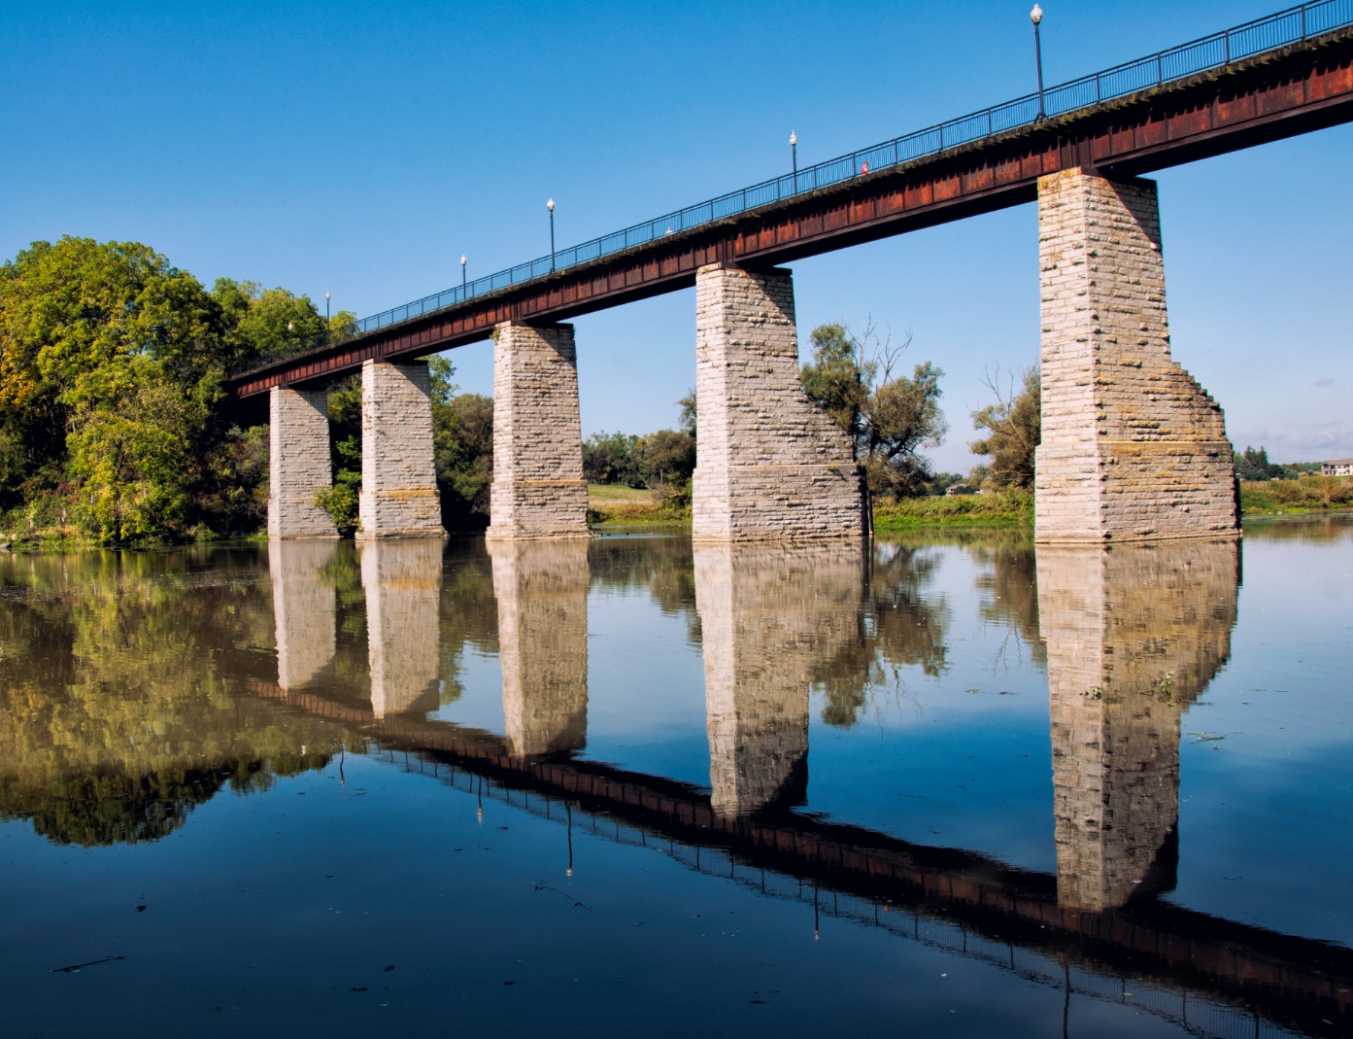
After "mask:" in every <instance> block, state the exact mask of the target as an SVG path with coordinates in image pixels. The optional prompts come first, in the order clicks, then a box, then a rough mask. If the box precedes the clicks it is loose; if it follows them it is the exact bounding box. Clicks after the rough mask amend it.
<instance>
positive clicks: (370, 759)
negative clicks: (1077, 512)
mask: <svg viewBox="0 0 1353 1039" xmlns="http://www.w3.org/2000/svg"><path fill="white" fill-rule="evenodd" d="M1351 576H1353V523H1351V522H1341V521H1337V520H1319V521H1311V522H1286V523H1282V522H1280V523H1272V524H1269V525H1257V526H1252V527H1251V528H1250V529H1249V530H1247V532H1246V537H1245V539H1244V542H1243V543H1242V544H1234V543H1226V542H1221V543H1209V542H1186V543H1176V544H1165V545H1157V546H1153V547H1128V546H1120V547H1118V548H1116V549H1114V550H1112V551H1109V552H1101V551H1098V550H1079V549H1065V548H1062V549H1045V548H1039V549H1037V550H1035V548H1034V547H1033V545H1032V544H1031V543H1030V542H1029V541H1028V540H1027V537H1026V536H1024V535H1021V534H1019V533H1017V532H994V533H986V534H982V535H965V534H952V535H951V534H943V535H915V536H908V537H901V538H895V539H889V538H881V539H880V540H879V541H878V542H876V543H875V544H873V545H872V546H870V547H869V548H867V549H860V548H858V547H841V546H835V547H817V548H792V549H785V548H775V549H769V548H731V549H730V548H728V547H726V546H725V547H706V546H695V547H694V548H693V547H692V545H691V542H690V540H689V539H688V538H685V537H679V536H657V535H655V536H640V535H633V536H613V537H599V538H596V539H595V540H593V541H591V542H590V543H588V542H572V543H553V544H535V545H527V546H500V545H496V544H490V545H486V544H485V543H484V542H483V541H482V540H453V541H451V542H449V543H446V544H443V543H441V542H434V543H420V542H406V543H389V544H374V545H369V546H354V545H353V544H351V543H343V544H337V545H335V544H316V543H308V544H296V543H292V544H286V545H280V546H279V545H273V546H267V545H248V546H235V547H216V548H190V549H183V550H176V551H163V552H126V553H114V552H105V553H96V552H90V553H82V554H72V555H65V556H58V555H46V556H22V555H20V556H0V582H3V586H2V587H0V818H2V819H3V822H0V895H2V896H3V897H2V898H0V1003H2V1004H3V1007H4V1012H3V1013H4V1025H3V1029H2V1030H3V1034H4V1035H6V1036H9V1037H14V1039H27V1037H30V1036H31V1037H38V1036H43V1037H46V1036H71V1037H75V1036H80V1037H87V1036H138V1037H140V1036H194V1037H196V1036H217V1035H219V1036H238V1035H241V1034H246V1035H260V1036H291V1037H294V1036H298V1035H299V1036H308V1035H323V1036H326V1037H336V1036H362V1037H371V1036H400V1037H409V1036H442V1035H447V1036H450V1035H492V1036H495V1037H498V1036H530V1037H552V1036H570V1035H587V1036H598V1035H606V1036H669V1035H670V1036H681V1037H683V1039H687V1037H692V1036H761V1035H765V1036H776V1037H783V1036H797V1035H805V1036H807V1035H811V1036H818V1037H822V1036H835V1035H847V1034H849V1035H855V1036H881V1035H897V1036H916V1037H931V1036H983V1037H989V1036H1050V1037H1055V1036H1077V1037H1087V1039H1090V1037H1094V1039H1101V1037H1106V1036H1167V1035H1169V1036H1173V1035H1181V1036H1182V1035H1194V1036H1227V1037H1232V1036H1234V1037H1253V1036H1275V1035H1310V1036H1336V1035H1353V825H1350V824H1353V667H1350V663H1351V662H1353V652H1351V651H1350V645H1351V644H1353V582H1351V581H1350V577H1351Z"/></svg>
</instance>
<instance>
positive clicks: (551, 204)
mask: <svg viewBox="0 0 1353 1039" xmlns="http://www.w3.org/2000/svg"><path fill="white" fill-rule="evenodd" d="M545 208H546V209H548V210H549V211H550V270H554V199H550V200H549V201H548V202H546V203H545Z"/></svg>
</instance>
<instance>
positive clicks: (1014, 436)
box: [968, 368, 1043, 491]
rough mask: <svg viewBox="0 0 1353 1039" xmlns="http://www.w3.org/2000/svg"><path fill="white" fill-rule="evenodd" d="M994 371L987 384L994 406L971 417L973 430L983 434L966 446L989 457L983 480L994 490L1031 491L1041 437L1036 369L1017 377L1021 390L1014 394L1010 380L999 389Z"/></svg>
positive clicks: (997, 378) (975, 412)
mask: <svg viewBox="0 0 1353 1039" xmlns="http://www.w3.org/2000/svg"><path fill="white" fill-rule="evenodd" d="M1000 378H1001V373H1000V372H999V371H997V373H996V375H995V376H994V377H993V378H990V379H988V380H987V385H988V386H989V387H990V388H991V390H992V392H993V393H995V394H996V403H995V404H989V405H987V406H986V407H985V408H983V409H981V410H980V411H974V412H973V414H972V424H973V428H974V429H985V430H986V431H987V435H986V436H985V437H983V438H982V439H981V440H975V441H973V442H972V443H971V444H969V445H968V447H969V448H971V450H972V453H973V454H975V455H988V456H990V458H991V461H990V463H988V465H987V466H986V473H985V480H986V482H987V483H989V484H991V485H992V486H994V487H999V488H1001V489H1005V488H1007V487H1015V488H1018V489H1020V490H1027V491H1032V490H1033V489H1034V452H1035V450H1036V449H1037V447H1038V445H1039V442H1040V441H1041V440H1042V436H1043V426H1042V422H1043V417H1042V411H1043V409H1042V396H1043V394H1042V383H1041V382H1040V381H1039V373H1038V369H1037V368H1026V369H1025V370H1024V372H1023V374H1022V375H1021V376H1020V384H1021V386H1022V389H1021V390H1020V391H1019V392H1018V393H1016V392H1015V390H1014V385H1013V383H1014V380H1013V379H1012V380H1011V385H1010V387H1009V389H1007V390H1006V391H1004V392H1002V390H1001V388H1000Z"/></svg>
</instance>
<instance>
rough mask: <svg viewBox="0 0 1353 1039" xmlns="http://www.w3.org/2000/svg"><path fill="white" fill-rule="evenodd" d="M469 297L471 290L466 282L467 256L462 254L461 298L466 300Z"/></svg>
mask: <svg viewBox="0 0 1353 1039" xmlns="http://www.w3.org/2000/svg"><path fill="white" fill-rule="evenodd" d="M468 295H469V290H468V288H467V286H466V282H465V254H464V253H461V254H460V298H461V299H462V300H464V299H465V298H466V296H468Z"/></svg>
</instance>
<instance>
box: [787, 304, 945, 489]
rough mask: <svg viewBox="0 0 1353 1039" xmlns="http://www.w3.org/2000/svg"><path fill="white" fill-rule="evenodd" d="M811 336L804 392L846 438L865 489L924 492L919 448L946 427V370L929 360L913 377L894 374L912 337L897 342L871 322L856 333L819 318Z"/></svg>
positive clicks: (927, 475) (925, 474)
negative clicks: (943, 383) (862, 474)
mask: <svg viewBox="0 0 1353 1039" xmlns="http://www.w3.org/2000/svg"><path fill="white" fill-rule="evenodd" d="M811 338H812V343H813V363H812V364H809V365H805V366H804V368H803V371H802V373H801V375H800V378H801V381H802V385H803V390H804V393H805V394H807V396H808V398H809V399H810V400H812V401H813V402H814V403H815V404H817V405H818V406H819V407H821V408H822V409H823V410H825V411H826V412H827V414H829V415H830V416H831V417H832V419H833V420H834V421H835V422H836V423H837V425H839V426H840V427H841V428H842V429H843V430H845V432H846V434H847V435H848V436H849V437H850V439H851V443H852V444H853V446H854V451H855V458H856V460H857V461H858V462H859V463H860V464H861V466H862V467H863V468H864V472H865V479H866V481H867V484H868V488H869V492H870V494H871V495H879V494H889V495H892V496H893V497H912V496H915V495H919V494H924V493H925V489H926V485H927V484H928V483H929V482H930V480H931V479H932V474H931V471H930V464H929V462H928V461H927V460H926V459H925V458H924V457H923V456H922V455H921V454H920V450H921V448H923V447H936V446H938V445H939V444H940V443H942V442H943V440H944V434H945V432H946V429H947V427H946V425H945V422H944V416H943V414H942V413H941V412H940V405H939V401H940V397H941V396H942V395H943V394H942V391H941V390H940V379H941V378H942V377H943V376H944V372H943V371H941V370H940V369H939V368H937V367H935V366H934V365H933V364H931V363H930V362H929V361H927V362H925V363H924V364H918V365H916V367H915V368H914V370H913V372H912V376H911V378H907V377H905V376H901V375H898V376H894V375H893V369H894V368H895V367H896V365H897V362H898V361H899V360H900V358H901V355H902V353H903V351H905V350H906V349H907V347H908V346H909V345H910V343H911V338H910V336H909V337H908V338H907V340H906V342H904V343H902V344H901V345H900V346H896V347H895V346H894V345H893V343H892V339H891V337H889V338H888V339H886V340H883V339H881V338H880V337H879V336H878V334H877V333H876V332H875V330H874V327H873V325H872V324H868V325H866V327H865V330H864V334H863V335H862V336H860V337H858V338H857V337H856V336H855V335H853V334H852V333H851V331H850V329H848V328H847V327H846V326H845V325H841V324H827V325H820V326H818V327H817V328H815V329H814V330H813V332H812V337H811Z"/></svg>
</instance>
